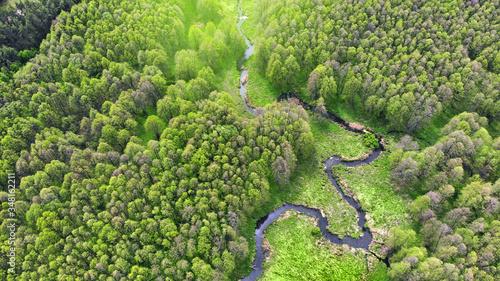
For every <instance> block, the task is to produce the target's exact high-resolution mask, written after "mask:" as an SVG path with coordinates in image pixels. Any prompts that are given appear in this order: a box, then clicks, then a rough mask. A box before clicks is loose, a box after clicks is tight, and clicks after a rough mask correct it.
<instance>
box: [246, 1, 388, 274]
mask: <svg viewBox="0 0 500 281" xmlns="http://www.w3.org/2000/svg"><path fill="white" fill-rule="evenodd" d="M240 6H241V0H240V1H239V3H238V13H239V20H238V29H239V31H240V34H241V35H242V36H243V38H244V39H245V43H246V45H247V48H246V49H245V53H244V54H243V56H242V57H241V58H240V59H239V60H238V65H237V67H238V71H240V95H241V98H242V100H243V103H244V104H245V108H246V109H247V110H248V112H250V113H251V114H254V115H257V114H259V112H258V111H257V110H256V109H255V108H253V107H251V106H249V105H248V103H247V98H246V94H247V85H248V69H246V68H245V67H244V64H245V63H246V62H247V60H248V59H249V58H250V56H251V55H252V54H253V53H254V46H253V45H252V43H251V42H250V40H249V39H248V38H247V36H246V35H245V33H244V32H243V30H242V29H241V25H242V24H243V22H245V21H246V20H247V17H246V16H244V15H243V13H242V11H241V7H240ZM290 98H295V99H297V100H298V101H299V102H300V103H301V105H302V106H303V107H304V108H305V109H309V110H314V106H312V105H309V104H307V103H305V102H303V101H300V99H299V98H298V97H297V96H296V95H294V94H283V95H281V96H280V97H279V98H278V101H282V100H285V99H290ZM324 117H326V118H328V119H329V120H331V121H333V122H336V123H338V124H339V125H341V126H342V127H343V128H344V129H346V130H348V131H351V132H355V133H359V134H363V133H365V132H364V131H363V130H360V129H357V128H353V127H351V125H350V124H349V123H348V122H346V121H345V120H343V119H342V118H340V117H338V116H337V115H335V114H333V113H331V112H327V113H326V114H324ZM377 138H378V139H379V148H378V149H376V150H374V151H373V152H372V153H371V154H370V155H369V157H368V158H366V159H364V160H357V161H352V162H347V161H342V160H341V159H340V157H338V156H331V157H329V158H328V159H326V160H325V161H324V162H323V166H324V167H325V173H326V175H327V177H328V179H329V180H330V182H331V183H332V185H333V186H334V187H335V188H336V189H337V192H339V193H340V195H341V196H342V199H344V200H345V201H346V202H347V203H348V204H349V205H351V206H352V207H354V209H356V211H357V213H358V218H359V219H358V226H359V227H360V228H361V230H362V235H361V236H360V237H359V238H357V239H356V238H352V237H348V236H346V237H344V238H342V239H340V238H339V236H338V235H337V234H332V233H331V232H330V231H329V230H328V229H327V227H328V219H327V218H326V217H325V216H323V215H322V214H321V211H320V210H318V209H313V208H309V207H306V206H302V205H294V204H289V203H285V204H284V205H282V206H279V207H278V208H276V209H275V210H274V211H272V212H271V213H269V214H267V215H266V216H264V217H262V218H260V219H259V220H258V221H257V225H256V228H255V259H254V261H253V263H252V268H253V270H252V272H250V274H249V275H248V276H246V277H245V278H243V279H242V280H245V281H250V280H252V281H253V280H257V279H258V278H259V277H260V275H261V274H262V271H263V270H264V269H263V267H262V265H263V263H264V260H265V259H266V257H267V252H265V251H264V249H263V248H262V241H263V239H264V236H265V233H264V232H265V230H266V228H267V227H268V226H269V225H270V224H271V223H272V222H274V221H276V220H277V219H278V218H279V217H280V216H281V215H282V214H284V213H285V212H286V211H287V210H295V211H298V212H300V213H302V214H304V215H307V216H310V217H314V218H316V219H318V227H319V229H320V230H321V234H322V236H323V237H324V238H325V239H326V240H328V241H330V242H331V243H334V244H337V245H348V246H350V247H353V248H359V249H364V250H366V251H368V252H370V253H372V254H373V255H374V256H375V257H377V259H379V260H380V261H382V262H384V263H385V264H386V265H387V266H389V262H388V259H387V258H386V259H381V258H379V257H378V256H377V255H376V254H374V253H373V252H371V251H370V250H369V247H370V244H371V242H372V238H373V236H372V233H371V232H370V229H368V228H366V227H365V224H366V212H365V211H363V209H362V208H361V205H360V204H359V202H357V201H355V200H354V199H353V198H352V197H348V196H346V195H345V194H344V192H343V191H342V189H341V188H340V187H339V185H338V183H337V178H334V177H333V175H332V168H333V167H335V166H338V165H343V166H346V167H355V166H359V165H367V164H370V163H371V162H373V161H374V160H375V159H377V158H378V157H379V155H380V153H381V152H382V150H384V147H383V144H382V143H381V136H377Z"/></svg>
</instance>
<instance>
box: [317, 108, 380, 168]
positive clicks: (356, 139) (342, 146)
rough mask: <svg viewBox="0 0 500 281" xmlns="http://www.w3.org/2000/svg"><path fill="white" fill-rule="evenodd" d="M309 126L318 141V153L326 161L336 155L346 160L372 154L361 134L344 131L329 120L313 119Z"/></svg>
mask: <svg viewBox="0 0 500 281" xmlns="http://www.w3.org/2000/svg"><path fill="white" fill-rule="evenodd" d="M309 124H310V125H311V131H312V132H313V134H314V139H315V141H316V152H317V153H319V154H320V156H321V157H323V158H324V159H326V158H328V157H329V156H332V155H334V154H335V155H339V156H341V157H343V158H345V159H359V158H361V157H362V156H363V155H365V154H367V153H369V152H370V150H369V149H368V148H367V147H366V146H365V145H363V138H362V136H361V135H360V134H356V133H352V132H349V131H347V130H344V129H343V128H341V127H340V126H338V125H337V124H335V123H333V122H330V121H329V120H328V119H325V118H323V117H319V116H318V117H313V118H310V119H309ZM324 159H323V160H324Z"/></svg>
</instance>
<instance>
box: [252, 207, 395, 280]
mask: <svg viewBox="0 0 500 281" xmlns="http://www.w3.org/2000/svg"><path fill="white" fill-rule="evenodd" d="M284 217H285V218H283V217H282V218H281V219H280V220H278V221H276V222H274V223H273V224H271V225H270V226H269V227H268V229H267V234H266V237H267V239H268V241H269V243H270V245H271V253H272V254H271V256H270V258H269V262H267V263H266V264H265V269H264V272H263V274H262V276H261V278H260V280H342V281H348V280H387V273H386V269H385V268H384V266H383V265H382V267H380V265H379V263H380V262H378V261H374V264H375V265H374V268H375V269H376V270H370V271H369V270H368V266H367V260H366V257H365V253H364V252H363V251H361V250H353V249H349V250H347V251H346V249H348V248H344V247H342V246H338V245H332V244H330V243H329V242H327V241H326V240H324V239H323V238H320V239H316V238H315V237H314V236H313V235H312V234H311V231H312V229H313V228H314V226H315V225H314V221H313V220H312V219H311V218H309V217H306V216H303V215H300V214H297V213H296V212H293V211H288V212H287V213H286V214H285V215H284ZM353 252H357V256H356V255H355V254H354V253H353ZM368 260H369V262H372V260H370V258H369V259H368Z"/></svg>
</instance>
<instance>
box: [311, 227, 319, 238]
mask: <svg viewBox="0 0 500 281" xmlns="http://www.w3.org/2000/svg"><path fill="white" fill-rule="evenodd" d="M311 234H312V236H314V237H315V238H316V239H319V238H321V230H320V229H319V227H317V226H315V227H313V229H311Z"/></svg>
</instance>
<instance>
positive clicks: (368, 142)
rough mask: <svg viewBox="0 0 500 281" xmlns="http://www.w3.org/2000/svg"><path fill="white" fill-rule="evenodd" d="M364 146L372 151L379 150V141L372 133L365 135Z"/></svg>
mask: <svg viewBox="0 0 500 281" xmlns="http://www.w3.org/2000/svg"><path fill="white" fill-rule="evenodd" d="M363 144H364V145H365V146H366V147H368V148H370V149H377V148H378V139H377V138H376V137H375V135H374V134H372V133H365V134H364V135H363Z"/></svg>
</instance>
